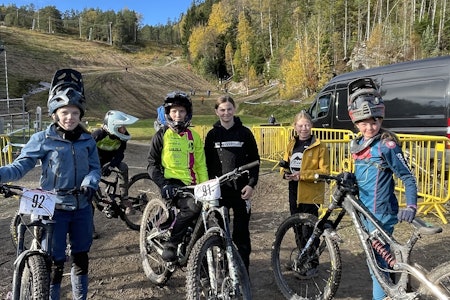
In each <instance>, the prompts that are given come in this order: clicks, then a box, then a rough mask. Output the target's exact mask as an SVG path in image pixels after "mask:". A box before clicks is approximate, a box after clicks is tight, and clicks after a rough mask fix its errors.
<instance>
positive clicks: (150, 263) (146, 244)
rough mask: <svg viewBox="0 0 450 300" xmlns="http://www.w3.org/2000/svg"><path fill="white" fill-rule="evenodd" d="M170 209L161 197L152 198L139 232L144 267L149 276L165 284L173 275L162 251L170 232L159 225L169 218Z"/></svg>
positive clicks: (154, 281)
mask: <svg viewBox="0 0 450 300" xmlns="http://www.w3.org/2000/svg"><path fill="white" fill-rule="evenodd" d="M169 216H170V214H169V210H168V209H167V206H166V204H165V203H164V202H163V201H162V200H161V199H152V200H151V201H150V202H148V204H147V206H146V207H145V210H144V214H143V216H142V223H141V226H140V227H141V229H140V234H139V248H140V253H141V259H142V267H143V269H144V273H145V275H146V276H147V278H148V279H149V280H150V281H151V282H153V283H154V284H157V285H164V284H165V283H166V282H167V280H169V278H170V276H171V275H172V271H170V270H169V269H168V268H167V263H166V262H165V261H164V260H163V259H162V257H161V253H162V250H163V247H164V243H165V242H166V241H167V240H168V239H169V236H170V234H169V232H166V231H160V229H159V225H161V224H163V223H164V222H166V221H167V220H168V219H169Z"/></svg>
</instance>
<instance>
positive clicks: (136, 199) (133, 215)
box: [124, 173, 159, 230]
mask: <svg viewBox="0 0 450 300" xmlns="http://www.w3.org/2000/svg"><path fill="white" fill-rule="evenodd" d="M158 196H159V188H158V186H157V185H156V184H155V183H154V182H153V181H152V180H151V179H150V176H149V175H148V173H139V174H136V175H134V176H133V177H131V179H130V183H129V184H128V200H129V201H131V205H132V210H131V212H130V213H129V214H124V220H125V223H126V224H127V226H128V227H129V228H130V229H133V230H139V228H140V225H141V220H142V214H143V213H144V209H145V206H146V205H147V203H148V201H150V200H151V199H153V198H155V197H158Z"/></svg>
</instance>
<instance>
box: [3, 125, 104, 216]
mask: <svg viewBox="0 0 450 300" xmlns="http://www.w3.org/2000/svg"><path fill="white" fill-rule="evenodd" d="M38 160H41V162H42V174H41V178H40V187H41V188H42V189H44V190H48V191H69V190H72V189H74V188H80V187H82V186H88V187H91V188H93V189H95V190H96V189H97V188H98V183H99V181H100V176H101V175H100V161H99V158H98V153H97V146H96V144H95V141H94V139H93V138H92V137H91V135H90V134H89V133H82V134H81V136H80V137H79V138H78V139H77V140H76V141H73V142H71V141H69V140H65V139H63V138H62V137H61V136H60V135H58V133H57V132H56V130H55V125H54V124H52V125H50V126H49V127H48V128H47V129H46V130H44V131H40V132H37V133H35V134H33V135H32V136H31V138H30V140H29V141H28V143H27V144H26V145H25V147H24V148H23V149H22V152H21V154H20V155H19V156H18V157H17V158H16V159H15V160H14V162H13V163H12V164H10V165H7V166H4V167H1V168H0V182H9V181H16V180H19V179H21V178H22V177H23V176H25V174H26V173H27V172H29V171H30V170H32V169H33V168H34V167H35V165H36V163H37V162H38ZM57 203H58V204H63V205H62V206H60V207H61V208H62V209H66V210H75V209H79V208H84V207H86V206H88V205H90V203H89V201H88V199H87V198H86V197H85V196H84V195H62V196H59V197H58V200H57Z"/></svg>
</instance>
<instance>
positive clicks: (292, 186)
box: [288, 181, 319, 217]
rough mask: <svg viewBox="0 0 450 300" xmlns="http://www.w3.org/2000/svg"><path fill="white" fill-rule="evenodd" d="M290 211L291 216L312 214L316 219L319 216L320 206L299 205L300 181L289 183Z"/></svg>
mask: <svg viewBox="0 0 450 300" xmlns="http://www.w3.org/2000/svg"><path fill="white" fill-rule="evenodd" d="M288 191H289V193H288V195H289V211H290V213H291V215H293V214H297V213H306V214H311V215H314V216H316V217H318V216H319V205H316V204H305V203H300V204H298V203H297V193H298V181H289V190H288Z"/></svg>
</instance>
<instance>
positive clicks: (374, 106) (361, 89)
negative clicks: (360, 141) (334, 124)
mask: <svg viewBox="0 0 450 300" xmlns="http://www.w3.org/2000/svg"><path fill="white" fill-rule="evenodd" d="M347 104H348V113H349V116H350V119H351V120H352V122H353V123H357V122H359V121H362V120H366V119H370V118H374V119H377V118H384V111H385V107H384V102H383V99H382V98H381V95H380V93H379V92H378V90H377V88H376V85H375V83H374V82H373V81H372V79H370V78H361V79H357V80H354V81H352V82H350V83H349V85H348V103H347Z"/></svg>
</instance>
